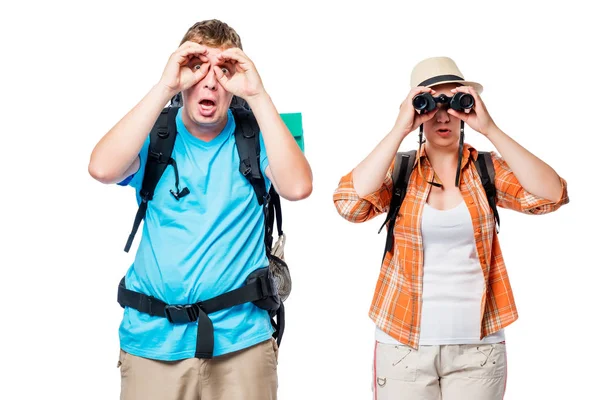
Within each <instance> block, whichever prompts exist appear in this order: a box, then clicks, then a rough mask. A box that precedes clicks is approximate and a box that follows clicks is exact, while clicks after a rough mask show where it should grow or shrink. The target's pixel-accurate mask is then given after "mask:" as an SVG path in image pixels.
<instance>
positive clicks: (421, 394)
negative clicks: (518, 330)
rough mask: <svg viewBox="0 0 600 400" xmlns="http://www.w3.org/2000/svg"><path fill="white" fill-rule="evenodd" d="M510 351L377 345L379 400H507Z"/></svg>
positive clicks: (501, 348) (376, 394)
mask: <svg viewBox="0 0 600 400" xmlns="http://www.w3.org/2000/svg"><path fill="white" fill-rule="evenodd" d="M505 387H506V345H505V344H504V343H496V344H480V345H476V344H474V345H470V344H469V345H467V344H461V345H446V346H421V347H420V348H419V350H414V349H411V348H410V347H407V346H402V345H392V344H384V343H379V342H375V359H374V362H373V398H374V399H375V400H388V399H403V400H439V399H443V400H501V399H502V398H503V397H504V390H505Z"/></svg>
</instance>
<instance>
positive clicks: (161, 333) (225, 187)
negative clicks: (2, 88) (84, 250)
mask: <svg viewBox="0 0 600 400" xmlns="http://www.w3.org/2000/svg"><path fill="white" fill-rule="evenodd" d="M178 93H181V94H182V99H183V107H181V108H180V109H179V111H178V113H177V117H176V125H177V137H176V141H175V145H174V148H173V152H172V158H173V160H175V162H173V163H172V164H171V165H169V167H167V169H166V170H165V172H164V173H163V175H162V178H161V180H160V181H159V183H158V185H157V187H156V190H155V193H154V197H153V199H152V201H149V202H148V208H147V211H146V214H145V215H146V217H145V223H144V228H143V230H142V237H141V240H140V244H139V248H138V250H137V254H136V257H135V261H134V263H133V265H132V266H131V267H130V268H129V270H128V271H127V274H126V276H125V285H126V288H127V289H128V290H132V291H135V292H139V293H143V294H145V295H148V296H153V297H155V298H157V299H160V300H161V301H162V302H164V303H166V304H169V305H178V304H194V303H197V302H199V301H205V300H206V299H211V298H214V297H215V296H218V295H221V294H223V293H227V292H229V291H232V290H235V289H237V288H240V287H242V286H243V285H244V283H245V281H246V278H247V277H248V275H249V274H250V273H252V272H253V271H256V270H257V269H259V268H262V267H266V266H267V265H268V259H267V256H266V252H265V244H264V223H265V221H264V215H263V210H262V207H261V205H259V203H258V201H257V196H256V194H255V193H254V190H253V187H252V185H251V184H250V183H249V181H248V180H247V179H246V177H244V176H243V175H242V174H241V173H240V171H239V165H240V159H239V155H238V150H237V147H236V141H235V136H234V131H235V126H236V121H235V120H234V116H233V114H232V112H231V110H230V104H231V102H232V98H233V96H237V97H239V98H241V99H243V100H245V101H246V102H247V104H248V105H249V106H250V108H251V109H252V111H253V113H254V116H255V117H256V121H257V123H258V125H259V127H260V132H261V134H260V155H261V158H260V169H261V172H262V173H263V176H265V182H266V185H267V190H268V189H269V187H270V185H271V184H272V185H273V187H274V188H275V190H277V192H278V193H279V194H280V196H281V197H283V198H285V199H287V200H291V201H295V200H301V199H304V198H306V197H307V196H309V195H310V193H311V191H312V172H311V169H310V166H309V164H308V162H307V160H306V158H305V157H304V155H303V153H302V151H301V149H300V147H299V146H298V145H297V143H296V141H295V140H294V138H293V136H292V135H291V134H290V132H289V130H288V129H287V127H286V125H285V124H284V122H283V121H282V119H281V117H280V115H279V114H278V112H277V110H276V108H275V105H274V104H273V102H272V101H271V99H270V97H269V95H268V94H267V92H266V90H265V88H264V87H263V84H262V81H261V78H260V76H259V74H258V72H257V70H256V68H255V66H254V64H253V63H252V61H251V60H250V59H249V58H248V56H247V55H246V54H245V53H244V52H243V50H242V44H241V40H240V37H239V36H238V34H237V33H236V32H235V30H233V29H232V28H231V27H229V26H228V25H227V24H225V23H223V22H221V21H218V20H208V21H202V22H199V23H196V24H195V25H193V26H192V27H191V28H190V29H189V30H188V32H187V33H186V34H185V36H184V38H183V39H182V41H181V44H180V47H179V48H178V49H177V50H176V51H175V52H174V53H173V54H172V55H171V57H170V58H169V61H168V62H167V64H166V67H165V68H164V71H163V74H162V76H161V78H160V80H159V81H158V83H156V84H155V85H154V86H153V87H152V88H151V90H150V91H149V92H148V93H147V94H146V96H145V97H144V98H143V99H142V100H141V101H140V102H139V103H138V104H137V105H136V106H135V107H134V108H133V109H132V110H131V111H129V113H127V114H126V115H125V116H124V117H123V118H122V119H121V120H120V121H119V122H118V123H117V124H116V125H115V126H114V127H113V128H112V129H111V130H110V131H109V132H108V133H107V134H106V135H105V136H104V137H103V138H102V139H101V140H100V141H99V143H98V144H97V145H96V147H95V148H94V150H93V152H92V155H91V159H90V164H89V172H90V174H91V175H92V177H94V178H95V179H97V180H98V181H100V182H102V183H105V184H113V183H118V184H120V185H129V186H132V187H134V188H135V189H136V192H137V193H138V202H139V201H140V196H139V189H140V188H141V183H142V179H143V175H144V167H145V165H146V162H147V157H148V146H149V132H150V131H151V129H152V127H153V125H154V123H155V122H156V120H157V118H158V116H159V115H160V113H161V111H162V109H163V108H164V106H165V104H166V103H167V102H168V101H169V100H170V99H172V98H173V97H174V96H175V95H176V94H178ZM208 316H209V318H210V320H211V322H212V328H213V333H214V346H213V348H212V357H211V356H208V357H199V356H198V354H197V353H196V350H197V349H196V347H197V340H206V337H204V336H206V335H204V334H203V333H199V329H198V322H197V321H194V322H191V323H187V324H186V323H172V322H170V321H169V320H168V319H167V318H165V317H161V316H152V315H149V314H147V313H144V312H140V311H138V310H136V309H134V308H132V307H125V310H124V317H123V320H122V323H121V326H120V329H119V337H120V346H121V353H120V359H119V366H120V367H121V380H122V389H121V398H122V399H127V400H129V399H162V400H167V399H185V400H187V399H202V400H205V399H230V400H233V399H261V400H265V399H275V398H276V392H277V372H276V370H277V344H276V343H275V342H274V339H273V338H272V333H273V328H272V326H271V321H270V317H269V314H268V312H267V311H266V310H263V309H261V308H259V307H257V306H256V305H254V304H253V303H252V302H247V303H244V304H242V305H238V306H234V307H229V308H226V309H223V310H220V311H217V312H214V313H210V314H209V315H208Z"/></svg>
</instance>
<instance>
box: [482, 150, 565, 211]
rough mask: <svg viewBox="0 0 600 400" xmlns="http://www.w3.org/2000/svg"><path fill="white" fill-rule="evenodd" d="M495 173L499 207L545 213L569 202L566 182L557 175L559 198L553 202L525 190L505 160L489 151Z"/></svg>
mask: <svg viewBox="0 0 600 400" xmlns="http://www.w3.org/2000/svg"><path fill="white" fill-rule="evenodd" d="M491 156H492V160H493V162H494V171H495V173H496V179H495V182H494V183H495V185H496V202H497V205H498V206H499V207H503V208H508V209H511V210H515V211H519V212H522V213H526V214H536V215H537V214H547V213H550V212H553V211H556V210H558V209H559V208H560V207H561V206H562V205H564V204H567V203H568V202H569V195H568V193H567V182H566V181H565V180H564V179H563V178H561V177H559V179H560V183H561V186H562V195H561V197H560V200H558V201H557V202H554V201H552V200H548V199H544V198H542V197H539V196H536V195H534V194H532V193H529V192H528V191H526V190H525V189H524V188H523V186H521V184H520V183H519V181H518V180H517V177H516V176H515V174H514V173H513V172H512V170H511V169H510V167H509V166H508V164H507V163H506V161H504V159H503V158H502V157H500V156H499V155H498V154H497V153H496V152H494V151H492V152H491Z"/></svg>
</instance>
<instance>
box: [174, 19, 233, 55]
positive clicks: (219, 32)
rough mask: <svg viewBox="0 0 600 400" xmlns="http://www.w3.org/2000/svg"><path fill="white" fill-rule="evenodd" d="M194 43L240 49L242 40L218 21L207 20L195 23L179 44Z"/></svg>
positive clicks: (223, 23) (228, 27)
mask: <svg viewBox="0 0 600 400" xmlns="http://www.w3.org/2000/svg"><path fill="white" fill-rule="evenodd" d="M188 40H189V41H192V42H196V43H199V44H202V45H204V46H208V47H215V48H230V47H239V48H240V49H242V39H240V36H239V35H238V34H237V32H236V31H235V30H234V29H233V28H231V27H230V26H229V25H227V24H226V23H225V22H222V21H219V20H218V19H209V20H204V21H200V22H196V23H195V24H194V25H193V26H192V27H191V28H190V29H188V31H187V32H186V34H185V35H184V36H183V39H182V40H181V43H180V44H179V45H182V44H183V43H184V42H187V41H188Z"/></svg>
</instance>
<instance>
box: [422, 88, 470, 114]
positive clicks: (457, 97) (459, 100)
mask: <svg viewBox="0 0 600 400" xmlns="http://www.w3.org/2000/svg"><path fill="white" fill-rule="evenodd" d="M438 103H440V104H445V105H449V106H450V107H451V108H452V109H453V110H456V111H463V110H466V109H469V108H472V107H473V106H474V105H475V99H474V98H473V96H471V95H470V94H468V93H461V92H458V93H455V94H454V96H452V97H448V96H446V95H445V94H440V95H439V96H438V97H433V96H432V95H431V94H430V93H419V94H418V95H416V96H415V97H413V101H412V104H413V107H414V108H415V110H417V111H420V112H421V113H423V114H425V113H428V112H430V111H433V110H435V108H436V107H437V104H438Z"/></svg>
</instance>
